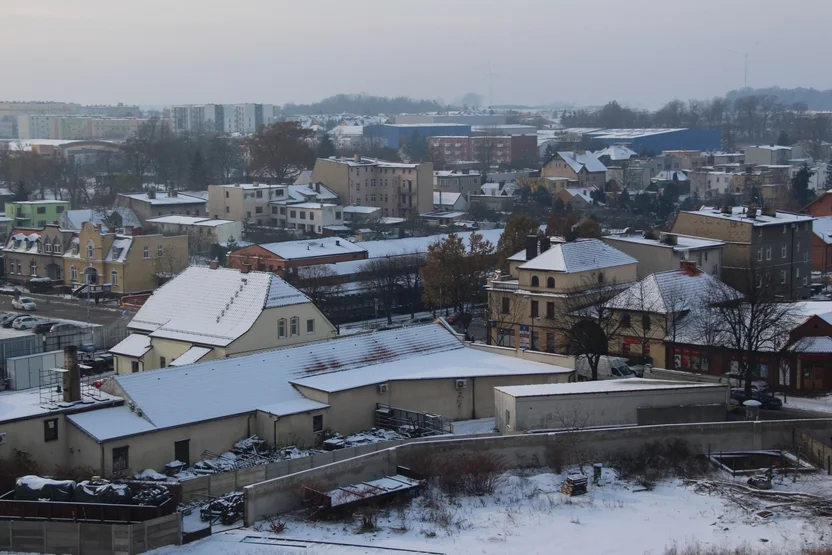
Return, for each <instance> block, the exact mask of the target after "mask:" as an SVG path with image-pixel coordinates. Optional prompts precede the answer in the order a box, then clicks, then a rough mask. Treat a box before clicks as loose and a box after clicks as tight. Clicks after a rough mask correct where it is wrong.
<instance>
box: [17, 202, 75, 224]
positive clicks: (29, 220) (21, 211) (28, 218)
mask: <svg viewBox="0 0 832 555" xmlns="http://www.w3.org/2000/svg"><path fill="white" fill-rule="evenodd" d="M66 210H69V202H67V201H63V200H31V201H17V202H7V203H6V217H8V218H13V219H14V225H15V226H22V227H43V226H45V225H46V224H51V223H56V222H57V221H58V220H59V219H60V217H61V214H62V213H63V212H64V211H66Z"/></svg>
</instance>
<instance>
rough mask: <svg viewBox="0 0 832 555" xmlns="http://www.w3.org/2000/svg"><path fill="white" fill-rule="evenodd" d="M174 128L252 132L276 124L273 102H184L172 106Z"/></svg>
mask: <svg viewBox="0 0 832 555" xmlns="http://www.w3.org/2000/svg"><path fill="white" fill-rule="evenodd" d="M171 116H172V118H173V129H174V131H176V132H177V133H183V132H185V131H212V132H219V133H239V134H242V135H250V134H252V133H255V132H256V131H257V129H258V128H259V127H260V126H261V125H269V124H271V123H274V121H275V117H274V105H273V104H182V105H178V106H173V107H172V108H171Z"/></svg>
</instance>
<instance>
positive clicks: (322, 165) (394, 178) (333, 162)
mask: <svg viewBox="0 0 832 555" xmlns="http://www.w3.org/2000/svg"><path fill="white" fill-rule="evenodd" d="M312 181H314V182H316V183H318V182H320V183H323V184H324V185H326V186H327V187H328V188H329V189H331V190H332V191H333V192H334V193H335V194H337V195H338V197H339V198H340V199H341V203H342V204H343V205H344V206H375V207H378V208H381V209H382V214H381V216H382V217H401V218H407V217H409V216H413V217H415V216H418V215H419V214H422V213H425V212H430V211H431V210H432V209H433V164H432V163H431V162H423V163H420V164H408V163H404V164H402V163H398V162H385V161H383V160H374V159H370V158H364V159H362V158H361V156H358V155H356V156H355V158H348V159H343V158H318V160H317V161H316V162H315V168H314V169H313V170H312Z"/></svg>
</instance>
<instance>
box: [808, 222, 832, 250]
mask: <svg viewBox="0 0 832 555" xmlns="http://www.w3.org/2000/svg"><path fill="white" fill-rule="evenodd" d="M812 231H813V232H814V233H815V235H817V236H818V237H819V238H820V239H821V240H822V241H823V242H824V243H826V244H832V216H821V217H819V218H817V219H815V221H814V222H812Z"/></svg>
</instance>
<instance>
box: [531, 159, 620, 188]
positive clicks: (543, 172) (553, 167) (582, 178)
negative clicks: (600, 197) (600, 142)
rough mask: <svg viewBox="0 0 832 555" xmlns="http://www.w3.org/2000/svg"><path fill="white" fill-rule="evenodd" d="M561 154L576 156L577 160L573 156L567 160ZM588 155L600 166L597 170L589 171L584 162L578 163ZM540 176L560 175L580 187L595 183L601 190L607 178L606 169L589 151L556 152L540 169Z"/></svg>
mask: <svg viewBox="0 0 832 555" xmlns="http://www.w3.org/2000/svg"><path fill="white" fill-rule="evenodd" d="M563 156H573V157H577V159H578V160H577V162H576V160H575V159H574V158H573V159H572V160H567V159H565V158H564V157H563ZM590 156H591V157H592V158H594V162H596V163H597V164H598V165H599V166H600V167H599V171H590V170H589V169H588V168H587V166H586V165H585V164H583V163H580V161H581V159H582V158H584V157H590ZM576 166H579V169H578V170H577V171H576V170H575V167H576ZM600 168H603V169H600ZM540 177H542V178H546V177H561V178H566V179H573V180H576V181H577V182H578V183H577V185H578V186H580V187H585V186H587V185H595V186H596V187H598V188H599V189H602V190H603V188H604V184H605V183H606V178H607V169H606V168H605V167H604V166H603V164H601V163H600V162H599V161H598V159H597V158H595V157H594V155H592V154H591V153H586V152H584V153H572V152H564V153H558V154H556V155H555V156H554V157H553V158H552V159H551V160H549V161H548V162H547V163H546V164H545V165H544V166H543V167H542V168H541V169H540Z"/></svg>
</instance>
